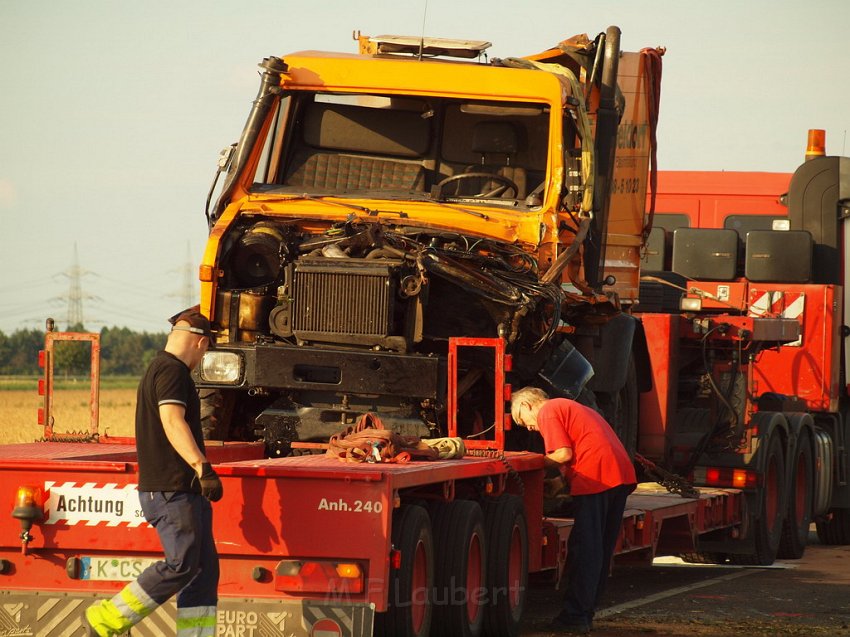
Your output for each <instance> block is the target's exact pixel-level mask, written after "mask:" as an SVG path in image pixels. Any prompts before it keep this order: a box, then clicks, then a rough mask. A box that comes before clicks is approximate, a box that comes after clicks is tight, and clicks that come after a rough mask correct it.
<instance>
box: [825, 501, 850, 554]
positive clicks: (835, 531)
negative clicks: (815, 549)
mask: <svg viewBox="0 0 850 637" xmlns="http://www.w3.org/2000/svg"><path fill="white" fill-rule="evenodd" d="M829 514H830V517H829V519H826V520H823V521H821V522H818V523H817V529H818V539H819V540H820V541H821V543H823V544H827V545H830V546H837V545H841V544H850V509H830V511H829Z"/></svg>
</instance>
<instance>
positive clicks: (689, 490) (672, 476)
mask: <svg viewBox="0 0 850 637" xmlns="http://www.w3.org/2000/svg"><path fill="white" fill-rule="evenodd" d="M635 460H637V462H638V463H639V464H640V465H641V466H642V467H643V470H644V471H645V472H646V475H648V476H649V477H650V478H652V479H653V480H654V481H655V482H657V483H658V484H660V485H661V486H662V487H664V488H665V489H667V491H668V492H670V493H676V494H678V495H680V496H682V497H683V498H699V491H698V490H697V489H696V488H695V487H694V485H692V484H691V483H690V482H688V481H687V480H685V478H683V477H682V476H680V475H679V474H677V473H673V472H672V471H667V469H662V468H661V467H659V466H658V465H657V464H655V463H654V462H652V460H647V459H646V458H644V457H643V456H642V455H640V454H639V453H636V454H635Z"/></svg>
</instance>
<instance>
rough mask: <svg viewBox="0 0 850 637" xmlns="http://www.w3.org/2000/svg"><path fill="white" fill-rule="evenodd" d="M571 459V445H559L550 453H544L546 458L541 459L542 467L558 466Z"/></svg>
mask: <svg viewBox="0 0 850 637" xmlns="http://www.w3.org/2000/svg"><path fill="white" fill-rule="evenodd" d="M572 459H573V450H572V448H571V447H561V448H560V449H555V451H553V452H552V453H547V454H546V459H545V460H544V461H543V466H544V467H550V468H551V467H560V466H561V465H564V464H567V463H568V462H569V461H570V460H572Z"/></svg>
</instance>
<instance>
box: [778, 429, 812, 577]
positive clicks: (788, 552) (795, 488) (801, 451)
mask: <svg viewBox="0 0 850 637" xmlns="http://www.w3.org/2000/svg"><path fill="white" fill-rule="evenodd" d="M812 466H813V462H812V445H811V441H810V437H809V435H808V434H803V435H801V436H800V438H799V439H798V440H797V449H796V450H795V451H794V462H793V463H792V464H791V471H792V472H793V473H792V475H791V492H790V494H789V497H788V513H787V514H786V516H785V522H784V523H783V526H782V540H781V542H780V544H779V553H778V554H777V556H778V557H781V558H785V559H792V560H798V559H800V558H801V557H803V553H805V551H806V544H807V542H808V539H809V526H810V525H811V523H812V497H813V493H812V488H813V484H812V479H813V477H814V474H813V472H812Z"/></svg>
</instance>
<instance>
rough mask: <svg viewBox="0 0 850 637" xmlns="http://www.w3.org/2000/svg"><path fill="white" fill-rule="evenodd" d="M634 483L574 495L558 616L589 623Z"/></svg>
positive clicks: (583, 624)
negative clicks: (563, 591)
mask: <svg viewBox="0 0 850 637" xmlns="http://www.w3.org/2000/svg"><path fill="white" fill-rule="evenodd" d="M634 488H635V485H633V484H623V485H620V486H618V487H613V488H611V489H608V490H607V491H603V492H602V493H594V494H592V495H576V496H573V512H574V516H575V518H574V523H573V529H572V531H571V532H570V538H569V540H568V542H567V569H566V582H567V593H566V597H565V599H564V610H562V611H561V613H560V614H559V615H558V619H559V620H560V621H562V622H563V623H565V624H570V625H576V626H589V625H590V624H591V622H592V621H593V613H594V610H595V609H596V605H597V604H598V603H599V600H600V598H601V597H602V593H603V592H604V591H605V584H606V580H607V579H608V571H609V569H610V566H611V557H612V556H613V555H614V548H615V547H616V545H617V536H618V535H619V533H620V526H621V525H622V524H623V511H625V508H626V498H627V497H628V495H629V494H630V493H631V492H632V491H634Z"/></svg>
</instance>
